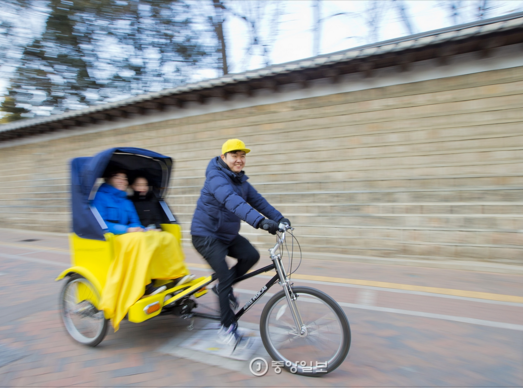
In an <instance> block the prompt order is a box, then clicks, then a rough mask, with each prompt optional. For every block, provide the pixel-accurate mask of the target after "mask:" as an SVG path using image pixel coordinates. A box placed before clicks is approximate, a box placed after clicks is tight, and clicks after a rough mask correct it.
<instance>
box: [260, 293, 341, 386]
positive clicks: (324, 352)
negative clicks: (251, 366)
mask: <svg viewBox="0 0 523 388" xmlns="http://www.w3.org/2000/svg"><path fill="white" fill-rule="evenodd" d="M292 289H293V292H294V294H295V295H296V297H297V299H296V300H295V301H294V302H295V304H296V307H297V310H298V312H299V314H300V316H301V319H302V322H303V324H304V325H305V327H306V329H307V330H306V333H303V334H302V333H300V331H299V330H297V328H296V324H295V322H294V319H293V316H292V313H291V309H290V306H289V304H288V302H287V298H286V296H285V293H284V291H280V292H278V293H277V294H276V295H274V296H273V297H272V298H271V299H270V300H269V302H267V304H266V305H265V308H264V309H263V312H262V315H261V320H260V332H261V338H262V341H263V345H264V346H265V349H266V350H267V352H268V353H269V355H270V356H271V357H272V358H273V360H274V361H277V365H279V366H280V367H282V368H285V369H287V370H289V371H290V372H292V373H297V374H300V375H307V376H321V375H324V374H326V373H329V372H332V371H333V370H334V369H336V368H337V367H338V366H340V364H341V363H342V362H343V360H345V358H346V357H347V354H348V353H349V348H350V341H351V335H350V326H349V321H348V320H347V317H346V316H345V313H344V312H343V310H342V309H341V307H340V306H339V305H338V303H336V301H334V299H332V298H331V297H330V296H328V295H327V294H325V293H323V292H321V291H319V290H316V289H314V288H310V287H293V288H292Z"/></svg>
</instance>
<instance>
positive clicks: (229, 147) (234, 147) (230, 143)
mask: <svg viewBox="0 0 523 388" xmlns="http://www.w3.org/2000/svg"><path fill="white" fill-rule="evenodd" d="M231 151H243V152H245V153H246V154H248V153H249V152H251V150H250V149H248V148H247V147H245V143H244V142H243V141H241V140H239V139H229V140H227V141H226V142H225V143H223V145H222V155H224V154H226V153H227V152H231Z"/></svg>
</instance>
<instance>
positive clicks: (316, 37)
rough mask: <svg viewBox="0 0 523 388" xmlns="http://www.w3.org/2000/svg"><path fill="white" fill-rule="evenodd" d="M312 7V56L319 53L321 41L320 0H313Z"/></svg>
mask: <svg viewBox="0 0 523 388" xmlns="http://www.w3.org/2000/svg"><path fill="white" fill-rule="evenodd" d="M312 9H313V13H314V20H313V23H314V24H313V27H312V31H313V48H312V52H313V54H314V56H318V55H320V41H321V22H322V20H321V0H314V2H313V3H312Z"/></svg>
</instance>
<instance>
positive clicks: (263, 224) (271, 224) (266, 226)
mask: <svg viewBox="0 0 523 388" xmlns="http://www.w3.org/2000/svg"><path fill="white" fill-rule="evenodd" d="M258 227H259V228H260V229H263V230H266V231H267V232H269V233H270V234H276V232H277V231H278V223H277V222H276V221H273V220H269V219H268V218H266V219H264V220H262V221H260V224H259V225H258Z"/></svg>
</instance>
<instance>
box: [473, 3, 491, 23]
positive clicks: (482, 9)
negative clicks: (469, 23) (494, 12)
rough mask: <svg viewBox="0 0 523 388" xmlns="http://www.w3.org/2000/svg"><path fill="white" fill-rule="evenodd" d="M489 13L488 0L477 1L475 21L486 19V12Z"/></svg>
mask: <svg viewBox="0 0 523 388" xmlns="http://www.w3.org/2000/svg"><path fill="white" fill-rule="evenodd" d="M489 11H490V5H489V0H479V1H478V9H477V12H478V13H477V15H476V17H477V19H479V20H483V19H486V18H487V17H488V16H487V15H488V12H489Z"/></svg>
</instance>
